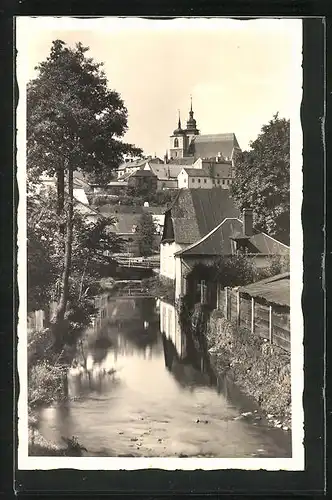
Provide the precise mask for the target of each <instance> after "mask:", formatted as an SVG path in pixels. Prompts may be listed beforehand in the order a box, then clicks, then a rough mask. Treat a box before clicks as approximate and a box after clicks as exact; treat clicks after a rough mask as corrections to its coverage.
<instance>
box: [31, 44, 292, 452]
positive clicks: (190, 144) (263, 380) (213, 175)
mask: <svg viewBox="0 0 332 500" xmlns="http://www.w3.org/2000/svg"><path fill="white" fill-rule="evenodd" d="M84 54H85V49H84V50H83V48H82V46H80V45H78V46H77V48H76V49H70V51H67V49H66V48H65V46H64V43H63V42H60V41H56V42H53V48H52V52H51V57H50V59H49V60H48V62H47V63H45V65H44V66H41V67H40V75H39V76H38V77H37V78H36V79H35V80H33V81H32V82H30V84H29V85H30V87H28V140H27V144H28V146H27V148H28V151H27V213H28V220H27V225H28V239H27V242H28V287H27V289H28V292H27V293H28V297H27V303H28V311H27V313H28V314H27V333H28V363H29V366H28V369H29V379H28V407H29V453H30V454H31V455H37V456H40V455H61V456H100V454H102V455H103V456H131V457H142V456H177V457H188V456H196V457H219V456H228V457H232V456H233V455H232V453H233V452H234V451H233V450H234V449H236V450H238V451H237V452H236V453H237V454H238V456H242V454H243V456H250V457H257V456H258V457H272V456H273V457H276V456H277V457H286V456H290V454H291V449H290V440H291V396H290V386H291V380H290V350H291V349H290V346H291V343H290V342H291V340H290V339H291V335H290V268H289V256H290V247H289V241H290V234H289V120H287V119H285V118H281V117H279V115H278V113H277V114H276V115H275V116H273V117H271V120H270V122H269V123H268V124H265V125H264V124H262V129H261V132H260V134H259V135H258V137H256V138H255V137H253V138H252V143H251V146H250V148H249V149H248V150H247V151H243V150H242V149H241V146H240V144H239V142H238V140H237V136H236V130H233V131H231V130H220V133H209V132H210V131H209V130H200V127H199V117H198V116H196V114H195V111H194V109H195V106H194V104H195V103H194V101H193V99H192V97H190V96H188V110H187V112H186V114H185V116H186V120H183V119H182V118H181V114H180V112H178V114H177V113H176V109H175V110H174V111H175V112H174V116H175V120H174V122H175V124H174V126H175V128H174V130H170V131H169V136H168V137H165V154H164V156H163V157H162V158H159V157H158V156H157V155H156V154H145V152H143V150H142V149H140V147H139V144H135V145H130V144H125V143H124V142H121V141H120V140H118V139H116V140H113V136H112V130H113V128H114V129H115V130H116V134H117V135H118V136H119V137H121V135H123V133H124V130H125V127H124V126H123V123H124V121H123V122H121V121H119V123H117V122H116V123H115V122H114V121H113V120H114V115H115V113H114V112H113V110H112V109H111V111H109V110H106V111H103V113H102V112H100V114H99V115H98V116H97V115H96V116H97V118H95V117H94V116H93V114H92V115H90V114H89V113H90V110H89V111H88V112H86V110H85V108H84V106H86V109H88V106H89V104H86V103H85V99H86V96H85V94H84V92H83V94H82V96H81V97H80V99H82V103H83V104H80V106H82V109H84V112H83V111H82V112H81V111H80V110H78V111H77V109H76V108H75V107H74V108H73V109H72V108H71V107H70V106H69V108H68V109H67V108H66V109H65V106H66V105H67V100H68V102H70V99H73V102H75V103H76V96H72V95H71V92H72V89H71V88H70V89H68V88H67V86H66V79H71V78H72V79H73V81H75V82H76V80H75V78H76V76H77V75H76V74H74V76H73V75H72V73H71V72H72V71H73V70H72V68H73V64H74V63H75V64H77V65H78V68H79V70H77V72H78V73H77V74H80V73H79V71H83V72H84V71H88V70H86V69H82V68H81V66H80V65H81V64H82V62H81V61H82V60H84V57H85V55H84ZM67 57H68V58H69V60H70V61H71V60H72V61H74V63H71V65H70V64H68V65H67V59H66V58H67ZM52 58H53V59H52ZM61 58H63V59H61ZM70 58H72V59H70ZM59 61H60V62H61V64H62V65H63V67H62V70H63V74H64V75H65V77H64V82H63V83H62V84H61V85H63V87H61V85H60V87H59V83H58V82H56V83H55V82H54V80H53V73H52V71H53V69H52V68H53V66H52V64H53V65H55V66H56V65H57V64H60V62H59ZM47 64H48V65H49V67H48V66H47ZM96 71H97V70H96ZM94 78H97V77H95V76H94ZM98 78H99V77H98ZM45 82H46V83H45ZM102 85H103V84H101V87H102V89H103V90H102V91H101V96H99V98H98V100H97V101H96V104H95V106H96V107H98V106H99V103H100V102H101V99H103V100H104V102H109V101H110V102H113V101H112V99H113V97H114V96H111V97H112V99H110V95H109V90H108V89H107V88H106V87H105V88H104V87H103V86H102ZM59 88H60V90H59ZM82 88H83V87H82ZM50 89H55V90H56V92H60V93H59V96H60V97H59V98H58V101H60V98H61V99H62V101H61V102H62V104H61V106H63V108H62V107H61V106H60V105H58V103H57V101H56V100H55V101H54V102H53V101H52V102H51V109H52V106H53V107H54V110H55V111H54V115H52V112H51V114H50V111H49V104H48V105H47V106H45V108H43V106H41V105H40V102H44V101H45V102H46V99H47V98H49V99H53V96H50ZM76 91H77V93H78V95H80V92H81V87H79V86H78V87H77V89H76ZM61 92H64V95H65V97H63V95H62V94H61ZM91 95H92V96H93V95H94V94H93V93H92V94H91ZM54 99H56V98H55V97H54ZM91 99H92V97H91ZM87 102H88V101H87ZM97 102H98V106H97ZM170 104H171V103H170ZM112 105H113V104H112ZM75 106H78V105H77V103H76V104H75ZM114 106H118V110H117V113H118V114H120V113H121V112H123V109H122V106H123V103H122V102H120V100H119V101H118V102H117V103H116V104H114ZM63 109H65V111H63ZM93 109H94V108H93ZM84 113H85V114H86V115H87V116H89V119H88V121H87V122H86V123H85V122H84V120H85V118H84V119H82V116H85V115H84ZM93 113H95V111H93ZM68 116H71V117H72V118H70V119H68V118H66V117H68ZM91 116H92V117H91ZM123 116H125V113H124V115H123ZM59 117H60V118H59ZM109 117H111V118H109ZM52 120H54V122H52ZM62 120H64V122H63V121H62ZM80 120H83V121H82V122H81V121H80ZM89 120H90V121H89ZM123 120H124V118H123ZM40 123H42V124H43V125H42V126H40ZM63 123H65V126H64V130H65V132H62V129H61V127H62V126H63ZM73 123H74V124H75V123H76V125H73ZM77 123H78V124H79V125H77ZM122 126H123V129H122V130H120V131H121V133H120V132H119V129H121V127H122ZM43 127H44V128H43ZM66 127H67V128H66ZM70 127H72V129H71V128H70ZM90 129H91V130H94V134H95V135H94V136H92V134H91V133H90ZM68 130H69V132H68ZM45 131H46V135H48V139H47V140H46V141H45V137H46V135H45ZM59 131H60V132H59ZM59 134H60V135H59ZM108 134H109V135H108ZM63 137H66V138H68V139H63ZM109 137H112V139H111V140H110V139H109ZM66 141H68V143H66ZM98 141H100V142H98ZM112 141H113V142H112ZM59 144H61V146H59ZM100 144H102V145H101V146H100ZM45 353H46V354H45ZM153 363H155V365H154V364H153ZM154 366H155V367H154ZM135 370H136V371H135ZM154 384H155V385H154ZM127 393H128V394H127ZM160 394H164V396H163V397H164V400H163V399H162V398H160ZM103 398H104V399H103ZM112 398H113V399H114V398H115V399H114V401H113V399H112ZM116 398H119V399H116ZM195 398H196V399H195ZM96 400H97V401H96ZM111 400H112V401H113V402H112V407H111V406H110V407H108V406H107V405H108V401H111ZM79 401H82V402H84V403H83V404H82V407H79V406H78V405H79ZM105 401H106V403H105ZM175 401H177V403H175ZM175 404H177V405H178V406H177V411H178V413H174V414H173V413H172V405H175ZM63 405H65V407H66V408H67V410H66V411H68V414H69V415H70V417H68V419H67V420H66V422H65V423H63V422H62V417H61V411H62V410H61V408H63ZM85 405H87V406H85ZM45 407H46V408H49V412H48V413H45V412H43V411H41V410H40V409H41V408H45ZM89 412H90V413H89ZM94 412H97V413H96V416H95V417H94V418H95V419H96V420H95V421H94V425H93V426H91V425H90V424H91V422H90V420H89V419H90V418H91V414H92V415H94ZM158 412H159V413H158ZM46 415H48V416H46ZM126 415H129V416H126ZM133 419H134V420H135V422H136V424H135V425H133V424H132V420H133ZM60 421H61V422H62V424H63V425H62V424H61V425H59V422H60ZM119 422H120V423H119ZM161 422H162V423H161ZM172 422H173V423H175V422H177V423H176V425H175V424H174V425H173V426H172ZM226 422H227V425H226ZM202 424H203V425H202ZM228 426H229V427H228ZM246 426H247V427H246ZM182 427H186V428H187V429H188V433H187V434H188V435H186V433H185V432H184V431H183V430H181V429H182ZM228 428H229V430H228ZM63 429H65V431H64V430H63ZM83 429H84V430H83ZM231 429H233V430H231ZM247 429H249V430H247ZM250 429H255V432H256V431H257V436H258V437H257V439H256V438H255V439H254V438H253V439H252V440H251V438H250V433H251V432H252V431H251V430H250ZM266 429H267V430H266ZM269 429H273V430H274V431H275V434H273V436H274V435H275V436H276V437H275V438H274V437H272V431H271V433H269V432H270V431H269ZM64 432H65V433H66V436H63V433H64ZM220 433H221V434H222V435H223V438H220ZM104 435H106V436H107V437H106V438H105V439H106V441H107V442H105V444H103V439H104V438H103V436H104ZM191 436H195V439H194V444H192V437H191ZM241 436H243V439H242V441H241ZM227 440H229V443H230V444H229V446H228V445H224V444H223V442H228V441H227ZM112 453H114V454H115V455H112ZM98 454H99V455H98Z"/></svg>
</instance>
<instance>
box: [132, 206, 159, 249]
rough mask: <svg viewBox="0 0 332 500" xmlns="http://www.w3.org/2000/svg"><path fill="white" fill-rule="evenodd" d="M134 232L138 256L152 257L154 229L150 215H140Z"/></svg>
mask: <svg viewBox="0 0 332 500" xmlns="http://www.w3.org/2000/svg"><path fill="white" fill-rule="evenodd" d="M136 232H137V233H138V247H139V252H140V255H142V256H144V257H147V256H149V255H152V254H153V250H154V238H155V233H156V228H155V225H154V222H153V218H152V215H151V214H147V213H144V214H142V215H141V217H140V220H139V223H138V226H137V231H136Z"/></svg>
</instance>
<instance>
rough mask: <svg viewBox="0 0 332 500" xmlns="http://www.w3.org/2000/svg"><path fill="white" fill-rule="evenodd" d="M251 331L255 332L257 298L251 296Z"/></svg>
mask: <svg viewBox="0 0 332 500" xmlns="http://www.w3.org/2000/svg"><path fill="white" fill-rule="evenodd" d="M251 333H255V299H254V297H251Z"/></svg>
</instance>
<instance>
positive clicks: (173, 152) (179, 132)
mask: <svg viewBox="0 0 332 500" xmlns="http://www.w3.org/2000/svg"><path fill="white" fill-rule="evenodd" d="M187 147H188V142H187V137H186V131H185V130H183V129H182V127H181V118H180V111H179V121H178V128H177V129H175V130H174V132H173V134H172V135H171V136H170V148H169V157H170V159H171V158H173V159H174V158H183V157H184V156H186V151H187Z"/></svg>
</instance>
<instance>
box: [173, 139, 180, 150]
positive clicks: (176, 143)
mask: <svg viewBox="0 0 332 500" xmlns="http://www.w3.org/2000/svg"><path fill="white" fill-rule="evenodd" d="M174 147H175V148H178V147H179V140H178V139H177V138H175V139H174Z"/></svg>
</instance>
